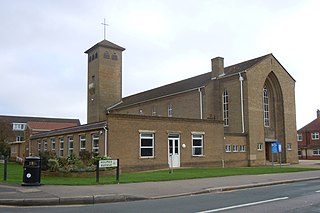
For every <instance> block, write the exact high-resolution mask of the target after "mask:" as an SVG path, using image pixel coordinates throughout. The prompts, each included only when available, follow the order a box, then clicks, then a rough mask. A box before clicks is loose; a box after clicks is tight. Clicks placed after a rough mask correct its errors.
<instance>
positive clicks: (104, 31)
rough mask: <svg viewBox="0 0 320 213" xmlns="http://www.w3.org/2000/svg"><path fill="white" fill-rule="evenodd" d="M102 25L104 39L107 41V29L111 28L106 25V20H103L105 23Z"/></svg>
mask: <svg viewBox="0 0 320 213" xmlns="http://www.w3.org/2000/svg"><path fill="white" fill-rule="evenodd" d="M101 24H102V25H103V38H104V40H106V36H107V35H106V28H107V26H109V25H108V24H107V23H106V19H105V18H104V19H103V23H101Z"/></svg>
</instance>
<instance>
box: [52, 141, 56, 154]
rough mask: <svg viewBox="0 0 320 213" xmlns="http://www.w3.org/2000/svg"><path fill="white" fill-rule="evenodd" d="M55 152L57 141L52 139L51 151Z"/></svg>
mask: <svg viewBox="0 0 320 213" xmlns="http://www.w3.org/2000/svg"><path fill="white" fill-rule="evenodd" d="M55 150H56V139H55V138H51V151H55Z"/></svg>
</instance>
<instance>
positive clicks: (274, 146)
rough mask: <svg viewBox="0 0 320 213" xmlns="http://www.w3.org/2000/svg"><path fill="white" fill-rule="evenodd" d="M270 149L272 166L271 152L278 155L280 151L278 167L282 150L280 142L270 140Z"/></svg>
mask: <svg viewBox="0 0 320 213" xmlns="http://www.w3.org/2000/svg"><path fill="white" fill-rule="evenodd" d="M271 149H272V166H273V154H275V153H276V154H277V156H278V153H280V168H281V161H282V159H281V152H282V145H281V143H280V142H278V141H277V142H272V143H271Z"/></svg>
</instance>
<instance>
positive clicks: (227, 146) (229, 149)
mask: <svg viewBox="0 0 320 213" xmlns="http://www.w3.org/2000/svg"><path fill="white" fill-rule="evenodd" d="M226 152H231V145H229V144H227V145H226Z"/></svg>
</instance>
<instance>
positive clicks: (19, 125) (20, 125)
mask: <svg viewBox="0 0 320 213" xmlns="http://www.w3.org/2000/svg"><path fill="white" fill-rule="evenodd" d="M25 129H26V124H25V123H12V130H16V131H17V130H18V131H23V130H25Z"/></svg>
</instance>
